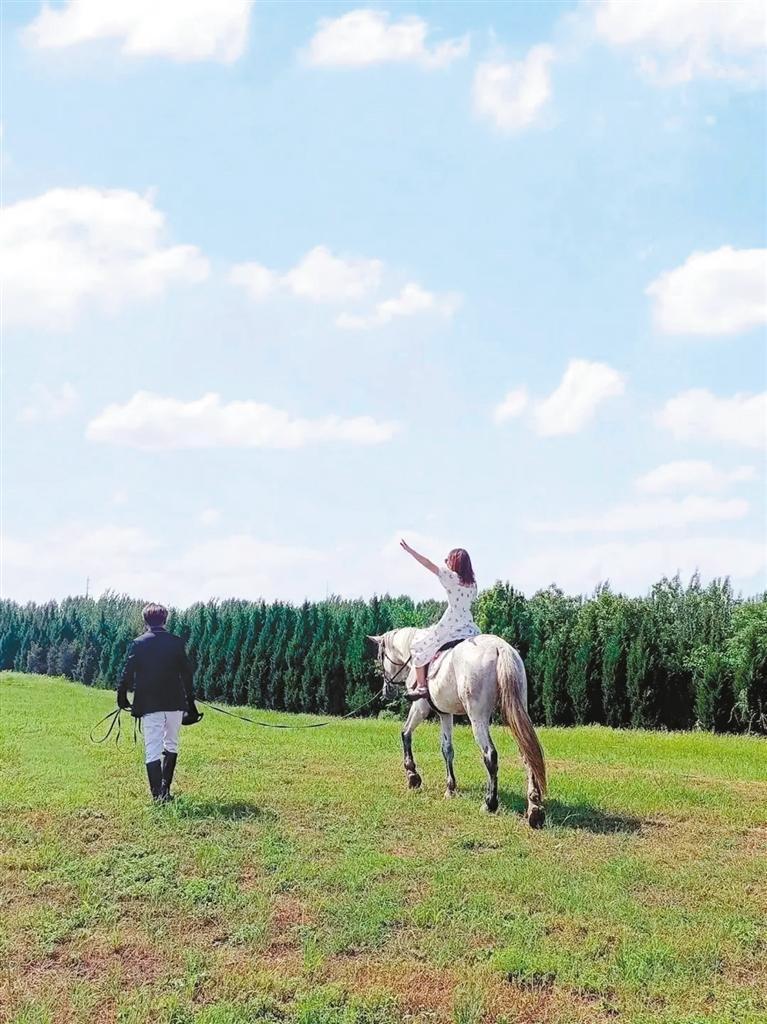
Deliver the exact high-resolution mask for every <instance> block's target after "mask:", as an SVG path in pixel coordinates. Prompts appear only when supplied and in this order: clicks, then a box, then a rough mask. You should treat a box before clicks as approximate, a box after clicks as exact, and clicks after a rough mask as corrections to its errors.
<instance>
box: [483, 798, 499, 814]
mask: <svg viewBox="0 0 767 1024" xmlns="http://www.w3.org/2000/svg"><path fill="white" fill-rule="evenodd" d="M482 809H483V810H484V811H486V812H487V813H488V814H495V812H496V811H497V810H498V801H497V800H485V802H484V803H483V804H482Z"/></svg>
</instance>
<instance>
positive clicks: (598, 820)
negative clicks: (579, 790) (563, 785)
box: [498, 793, 645, 835]
mask: <svg viewBox="0 0 767 1024" xmlns="http://www.w3.org/2000/svg"><path fill="white" fill-rule="evenodd" d="M498 799H499V802H500V805H501V807H502V808H503V810H505V811H509V812H511V813H513V814H519V815H520V816H524V814H525V810H526V808H527V804H526V802H525V800H524V799H523V798H522V797H521V796H519V795H517V794H516V793H499V794H498ZM544 807H545V810H546V824H547V825H554V826H556V827H557V828H572V829H578V830H580V831H582V832H594V833H597V834H600V835H604V834H607V833H610V832H639V831H640V829H641V828H642V826H643V825H644V824H645V822H644V821H642V819H641V818H635V817H633V816H632V815H629V814H607V813H605V812H604V811H601V810H599V808H597V807H592V806H591V805H590V804H585V803H583V804H568V803H564V802H563V801H562V800H545V801H544Z"/></svg>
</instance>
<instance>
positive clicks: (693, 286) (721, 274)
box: [647, 245, 767, 334]
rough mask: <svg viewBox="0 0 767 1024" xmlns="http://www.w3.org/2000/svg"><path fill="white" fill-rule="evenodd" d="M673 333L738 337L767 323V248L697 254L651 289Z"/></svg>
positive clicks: (662, 324) (663, 326)
mask: <svg viewBox="0 0 767 1024" xmlns="http://www.w3.org/2000/svg"><path fill="white" fill-rule="evenodd" d="M647 294H648V295H649V296H650V297H651V298H652V299H653V300H654V316H655V321H656V323H657V325H658V327H659V328H660V330H662V331H664V332H666V333H667V334H737V333H739V332H740V331H747V330H749V329H750V328H752V327H757V326H759V325H760V324H765V323H767V249H733V248H732V246H729V245H725V246H722V248H721V249H715V250H713V251H712V252H694V253H692V255H691V256H689V257H688V258H687V260H686V261H685V262H684V263H683V264H682V266H680V267H676V268H675V269H674V270H669V271H667V272H666V273H664V274H661V275H660V277H658V278H657V279H656V280H655V281H653V282H652V284H650V285H649V286H648V288H647Z"/></svg>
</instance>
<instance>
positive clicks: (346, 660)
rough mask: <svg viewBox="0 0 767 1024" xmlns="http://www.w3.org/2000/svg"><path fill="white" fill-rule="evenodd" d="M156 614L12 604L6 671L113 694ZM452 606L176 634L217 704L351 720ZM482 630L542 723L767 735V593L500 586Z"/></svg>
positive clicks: (232, 621)
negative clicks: (409, 639) (512, 663)
mask: <svg viewBox="0 0 767 1024" xmlns="http://www.w3.org/2000/svg"><path fill="white" fill-rule="evenodd" d="M141 607H142V603H141V602H139V601H136V600H133V599H131V598H129V597H125V596H118V595H114V594H106V595H104V596H103V597H101V598H99V599H98V600H94V599H89V598H84V597H73V598H68V599H66V600H64V601H61V602H55V601H52V602H49V603H47V604H27V605H23V606H22V605H19V604H17V603H15V602H13V601H7V600H5V601H0V668H3V669H14V670H16V671H25V672H36V673H43V674H47V675H55V676H66V677H68V678H70V679H75V680H79V681H80V682H82V683H85V684H86V685H88V686H101V687H113V686H115V685H116V682H117V680H118V679H119V676H120V673H121V669H122V665H123V662H124V659H125V655H126V651H127V648H128V644H129V643H130V641H131V639H132V638H133V637H134V636H135V635H136V634H137V633H139V632H140V631H141V628H142V622H141ZM443 607H444V606H443V605H441V604H439V603H438V602H433V601H426V602H419V603H415V602H413V601H412V600H411V599H410V598H407V597H388V596H386V597H381V598H378V597H374V598H373V599H372V600H370V601H367V602H366V601H361V600H358V601H347V600H342V599H340V598H330V599H329V600H327V601H322V602H319V603H309V602H305V603H304V604H302V605H301V606H294V605H291V604H286V603H282V602H276V603H272V604H267V603H265V602H263V601H256V602H253V601H237V600H228V601H210V602H208V603H205V604H195V605H193V606H191V607H190V608H188V609H185V610H183V611H178V610H173V611H172V612H171V617H170V620H169V627H170V629H172V630H173V631H174V632H178V633H180V634H181V635H182V636H183V637H184V638H185V639H186V641H187V645H188V650H189V654H190V656H191V659H192V661H193V664H194V666H195V672H196V674H195V686H196V689H197V692H198V694H199V695H200V697H202V698H203V699H207V700H216V701H223V702H228V703H232V704H250V705H253V706H256V707H262V708H275V709H280V710H287V711H302V712H321V713H329V714H341V713H344V712H346V711H351V710H353V709H355V708H358V707H360V706H361V705H362V704H363V703H365V702H367V701H369V700H370V698H371V696H372V695H373V694H374V693H375V692H376V690H377V689H378V688H379V687H380V681H379V679H378V677H377V675H376V667H375V662H374V660H372V659H371V658H370V655H369V651H368V650H367V648H366V644H365V635H366V634H368V633H371V634H373V633H382V632H384V631H386V630H388V629H393V628H396V627H399V626H425V625H428V624H429V623H431V622H434V621H435V620H436V618H437V617H438V616H439V615H440V614H441V613H442V610H443ZM474 615H475V619H476V621H477V624H478V625H479V627H480V629H481V630H482V631H483V632H486V633H495V634H497V635H499V636H502V637H503V638H504V639H506V640H508V641H509V642H510V643H511V644H513V645H514V646H515V647H516V648H517V649H518V650H519V652H520V654H521V655H522V657H523V659H524V661H525V665H526V667H527V673H528V680H529V692H530V709H531V714H532V716H533V719H534V720H535V721H537V722H545V723H546V724H548V725H570V724H584V723H590V722H598V723H604V724H607V725H611V726H633V727H646V728H668V729H687V728H693V727H698V728H702V729H712V730H718V731H726V730H741V731H754V732H767V594H765V595H763V596H762V598H760V599H753V600H748V601H743V600H739V599H736V598H735V597H734V596H733V593H732V590H731V587H730V585H729V583H728V582H727V581H715V582H713V583H711V584H710V585H709V586H707V587H703V586H701V584H700V581H699V580H698V579H697V578H696V577H694V578H693V579H692V580H691V581H690V583H689V585H687V586H684V585H683V584H682V583H681V581H680V580H679V579H678V578H675V579H672V580H668V579H664V580H662V581H661V582H660V583H658V584H656V585H655V586H654V587H653V588H652V589H651V591H650V593H649V594H648V595H647V596H646V597H642V598H636V597H626V596H624V595H621V594H616V593H613V591H612V590H610V588H609V587H608V586H601V587H599V588H598V589H597V590H596V591H595V593H594V594H593V596H592V597H591V598H588V599H584V598H573V597H568V596H566V595H565V594H563V593H562V592H561V591H560V590H558V589H557V588H554V587H551V588H549V589H548V590H542V591H539V592H538V593H537V594H535V595H534V596H533V597H532V598H529V599H526V598H525V597H524V596H523V595H522V594H521V593H519V592H518V591H516V590H515V589H514V588H513V587H512V586H510V585H509V584H508V583H496V584H495V585H494V586H493V587H491V588H490V589H488V590H485V591H483V592H482V593H481V594H480V595H479V598H478V600H477V602H476V605H475V608H474Z"/></svg>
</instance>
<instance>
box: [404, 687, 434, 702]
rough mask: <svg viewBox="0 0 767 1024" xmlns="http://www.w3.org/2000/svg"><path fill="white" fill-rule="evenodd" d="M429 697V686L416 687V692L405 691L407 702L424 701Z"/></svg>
mask: <svg viewBox="0 0 767 1024" xmlns="http://www.w3.org/2000/svg"><path fill="white" fill-rule="evenodd" d="M428 696H429V688H428V686H416V688H415V689H414V690H405V700H423V699H424V698H425V697H426V698H428Z"/></svg>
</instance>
